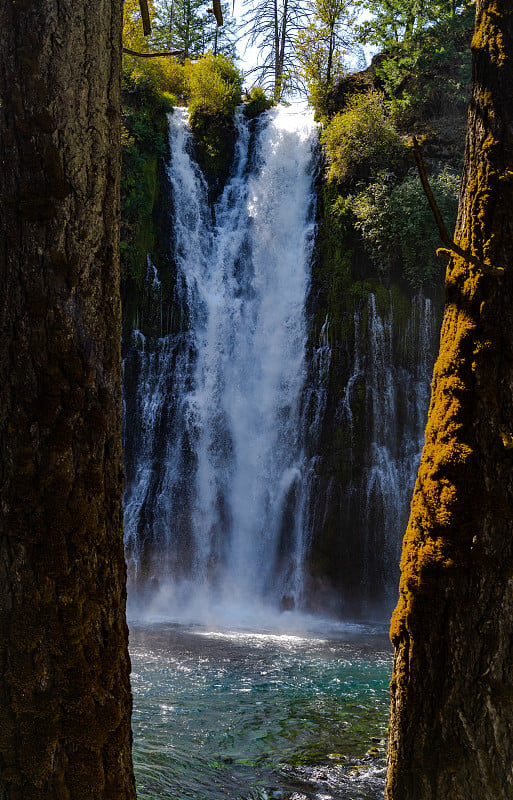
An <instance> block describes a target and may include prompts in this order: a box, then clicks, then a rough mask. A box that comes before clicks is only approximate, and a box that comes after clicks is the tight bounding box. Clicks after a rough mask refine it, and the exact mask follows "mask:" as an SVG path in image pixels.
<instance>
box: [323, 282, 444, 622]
mask: <svg viewBox="0 0 513 800" xmlns="http://www.w3.org/2000/svg"><path fill="white" fill-rule="evenodd" d="M397 314H398V315H399V314H400V315H401V317H400V319H397V318H396V308H395V305H394V297H393V293H392V292H388V291H386V290H384V289H383V288H382V289H381V290H380V298H379V303H378V301H377V297H376V294H374V293H373V292H369V293H367V294H363V295H362V297H361V298H360V299H359V301H358V302H357V304H356V307H355V310H354V314H353V315H352V320H351V321H352V326H351V327H349V326H348V328H347V334H346V336H347V338H346V340H339V342H337V343H336V344H337V349H338V350H339V351H340V350H344V352H345V353H346V356H347V363H346V365H345V369H341V368H340V366H338V367H337V369H338V372H337V373H335V380H337V381H338V385H337V390H338V391H334V389H333V381H334V379H333V377H332V385H331V393H330V397H329V403H330V407H329V409H328V412H327V413H326V415H325V417H324V419H323V421H322V425H321V434H320V442H321V451H322V455H321V456H320V461H321V463H320V464H319V465H318V467H317V469H316V475H315V478H314V486H313V489H312V496H313V497H314V502H313V503H312V509H311V519H310V524H311V526H312V537H311V538H312V552H311V557H310V561H311V563H312V569H311V577H310V580H311V589H310V593H311V594H316V595H317V597H318V598H319V599H320V604H321V606H322V605H324V607H327V605H328V604H330V605H331V608H332V609H333V610H334V611H336V612H337V613H339V614H349V615H351V614H353V613H357V614H362V613H363V614H366V615H368V614H371V615H373V614H375V613H377V614H381V615H384V616H385V615H386V614H388V613H389V612H390V611H391V609H392V607H393V604H394V602H395V599H396V596H397V586H398V577H399V575H398V567H399V557H400V549H401V541H402V536H403V534H404V531H405V527H406V523H407V518H408V508H409V502H410V498H411V495H412V491H413V485H414V481H415V474H416V470H417V467H418V463H419V460H420V453H421V450H422V445H423V439H424V427H425V423H426V415H427V408H428V402H429V385H430V377H431V371H432V365H433V360H434V353H435V349H436V332H437V321H438V320H437V315H436V313H435V309H434V307H433V303H432V301H431V300H430V299H429V298H428V297H426V296H424V295H423V294H417V295H416V296H414V297H413V298H412V299H411V301H407V305H406V304H405V303H404V300H403V301H402V305H400V307H399V311H398V312H397ZM327 555H328V557H329V561H328V557H327ZM319 563H320V564H321V566H322V567H323V570H324V571H323V572H321V571H320V570H319V568H318V566H317V565H318V564H319ZM323 594H324V595H326V598H325V599H323V597H322V595H323Z"/></svg>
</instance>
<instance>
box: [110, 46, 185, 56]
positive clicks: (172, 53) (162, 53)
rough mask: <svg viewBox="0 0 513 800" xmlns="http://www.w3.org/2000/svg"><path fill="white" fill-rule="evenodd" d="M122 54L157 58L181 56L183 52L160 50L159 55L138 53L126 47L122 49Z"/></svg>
mask: <svg viewBox="0 0 513 800" xmlns="http://www.w3.org/2000/svg"><path fill="white" fill-rule="evenodd" d="M123 52H124V53H126V54H127V55H129V56H137V57H138V58H157V57H158V56H173V57H175V58H176V57H177V56H178V57H180V56H183V50H161V51H160V52H159V53H139V52H138V51H137V50H130V49H129V48H128V47H123Z"/></svg>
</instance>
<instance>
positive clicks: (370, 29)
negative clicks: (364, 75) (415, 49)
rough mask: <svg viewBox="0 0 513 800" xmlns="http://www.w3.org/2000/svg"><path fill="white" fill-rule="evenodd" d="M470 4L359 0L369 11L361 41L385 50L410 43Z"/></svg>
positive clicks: (438, 0)
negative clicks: (420, 34)
mask: <svg viewBox="0 0 513 800" xmlns="http://www.w3.org/2000/svg"><path fill="white" fill-rule="evenodd" d="M468 5H469V3H466V2H463V3H456V1H455V0H357V2H356V6H357V7H359V8H361V9H362V10H364V11H365V12H366V14H365V20H364V21H363V22H361V23H360V25H359V36H360V40H361V41H362V42H363V43H364V44H367V45H375V46H377V47H379V48H380V49H381V50H387V49H389V48H390V47H391V46H394V45H397V44H401V43H408V42H410V41H411V40H412V39H413V38H414V37H415V36H416V35H418V34H419V33H421V32H422V31H425V30H427V29H428V28H429V27H430V26H432V25H433V24H434V23H438V22H440V21H442V20H446V19H452V18H453V17H455V16H456V14H457V12H458V11H461V8H462V7H468Z"/></svg>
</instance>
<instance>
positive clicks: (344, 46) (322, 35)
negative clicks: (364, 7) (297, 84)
mask: <svg viewBox="0 0 513 800" xmlns="http://www.w3.org/2000/svg"><path fill="white" fill-rule="evenodd" d="M308 11H309V14H308V23H307V24H306V25H305V27H304V28H303V29H302V30H300V31H299V32H298V34H297V36H296V40H295V47H296V50H297V58H298V62H299V65H300V70H301V76H302V78H303V81H304V83H305V85H306V86H307V88H308V97H309V100H310V102H311V103H312V105H313V106H314V108H315V109H316V110H317V112H318V113H322V112H323V111H324V108H325V105H326V96H327V94H328V93H329V91H330V89H332V87H333V86H334V85H335V84H336V83H337V82H338V81H339V80H340V79H341V78H342V76H343V74H344V55H345V53H346V52H347V51H348V50H352V49H353V42H352V36H351V33H350V25H351V24H352V23H353V22H354V19H353V11H352V7H351V6H350V5H349V3H348V2H347V0H309V3H308Z"/></svg>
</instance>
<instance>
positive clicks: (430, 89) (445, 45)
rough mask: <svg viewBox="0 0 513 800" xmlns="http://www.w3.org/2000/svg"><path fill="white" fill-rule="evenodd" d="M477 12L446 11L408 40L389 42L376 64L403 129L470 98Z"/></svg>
mask: <svg viewBox="0 0 513 800" xmlns="http://www.w3.org/2000/svg"><path fill="white" fill-rule="evenodd" d="M473 22H474V12H473V10H472V9H470V8H464V9H462V10H460V12H459V13H457V14H456V13H455V14H446V15H445V16H443V15H442V16H441V17H440V18H439V19H438V20H437V23H436V24H435V25H430V26H428V27H422V28H420V29H419V30H416V31H414V33H413V34H412V35H411V37H410V38H409V39H407V40H405V41H403V42H388V43H387V51H386V54H384V56H383V57H381V58H380V59H379V61H378V64H377V65H376V76H377V78H378V79H379V80H380V82H381V85H382V86H383V89H384V92H385V95H386V97H387V100H388V102H389V107H390V112H391V115H392V117H393V118H394V120H395V122H396V123H397V125H398V126H399V127H400V128H403V129H408V128H411V127H415V126H417V127H418V126H419V125H421V124H422V122H423V121H424V120H425V119H426V118H428V117H430V116H433V115H436V114H438V115H440V116H444V115H450V114H451V112H454V111H455V110H457V109H458V108H461V106H462V105H465V104H466V103H467V102H468V95H469V88H470V78H471V67H470V58H469V45H470V37H471V32H472V29H473Z"/></svg>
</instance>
